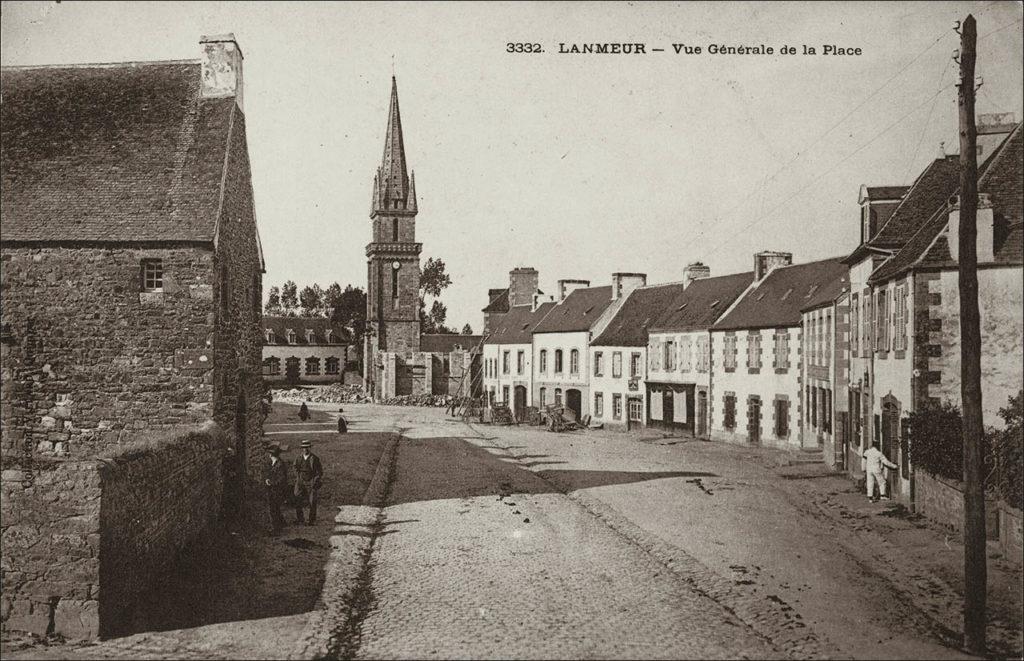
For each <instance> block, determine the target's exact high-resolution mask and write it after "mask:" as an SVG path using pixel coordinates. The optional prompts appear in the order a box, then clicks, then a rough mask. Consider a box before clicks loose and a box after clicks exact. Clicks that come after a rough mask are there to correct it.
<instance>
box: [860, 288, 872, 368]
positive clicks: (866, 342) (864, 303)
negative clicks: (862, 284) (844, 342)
mask: <svg viewBox="0 0 1024 661" xmlns="http://www.w3.org/2000/svg"><path fill="white" fill-rule="evenodd" d="M860 306H861V311H860V332H861V336H860V347H861V352H862V353H863V355H865V356H867V355H869V354H870V353H871V296H870V295H869V294H868V293H867V292H866V291H865V292H864V295H863V296H861V298H860Z"/></svg>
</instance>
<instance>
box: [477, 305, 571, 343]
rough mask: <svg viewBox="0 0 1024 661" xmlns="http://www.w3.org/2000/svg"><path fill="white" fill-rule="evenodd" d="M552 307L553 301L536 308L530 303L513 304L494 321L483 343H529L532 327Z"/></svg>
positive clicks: (531, 339) (531, 337)
mask: <svg viewBox="0 0 1024 661" xmlns="http://www.w3.org/2000/svg"><path fill="white" fill-rule="evenodd" d="M553 307H555V304H554V303H553V302H547V303H541V304H540V305H538V306H537V309H536V310H533V306H531V305H516V306H514V307H513V308H512V309H510V310H509V311H508V313H507V314H504V315H502V316H501V317H499V318H498V319H497V320H496V321H495V322H494V324H493V326H492V328H491V334H490V335H488V336H487V339H486V340H484V344H529V343H530V342H532V341H533V329H534V328H535V327H536V326H537V324H538V323H540V321H541V320H542V319H544V317H545V316H546V315H547V314H548V312H550V311H551V308H553Z"/></svg>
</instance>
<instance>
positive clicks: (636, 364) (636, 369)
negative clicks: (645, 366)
mask: <svg viewBox="0 0 1024 661" xmlns="http://www.w3.org/2000/svg"><path fill="white" fill-rule="evenodd" d="M641 360H643V356H642V355H641V354H639V353H636V352H633V353H632V354H630V356H629V378H631V379H635V378H637V377H638V376H640V365H641V364H642V363H641V362H640V361H641Z"/></svg>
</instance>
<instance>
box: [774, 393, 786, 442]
mask: <svg viewBox="0 0 1024 661" xmlns="http://www.w3.org/2000/svg"><path fill="white" fill-rule="evenodd" d="M775 436H776V437H778V438H784V437H786V436H789V400H785V399H776V400H775Z"/></svg>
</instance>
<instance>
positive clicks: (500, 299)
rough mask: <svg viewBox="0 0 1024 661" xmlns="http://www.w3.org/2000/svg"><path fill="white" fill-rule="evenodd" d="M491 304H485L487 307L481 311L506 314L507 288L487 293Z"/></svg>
mask: <svg viewBox="0 0 1024 661" xmlns="http://www.w3.org/2000/svg"><path fill="white" fill-rule="evenodd" d="M487 293H488V295H489V297H490V299H491V302H490V303H488V304H487V307H485V308H484V309H483V312H508V311H509V305H508V288H507V287H506V288H505V289H498V290H495V289H492V290H490V291H489V292H487Z"/></svg>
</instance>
